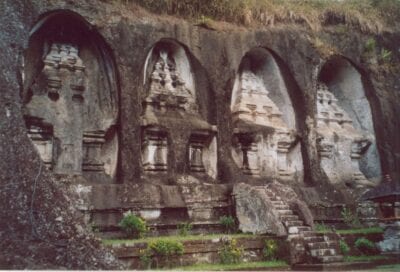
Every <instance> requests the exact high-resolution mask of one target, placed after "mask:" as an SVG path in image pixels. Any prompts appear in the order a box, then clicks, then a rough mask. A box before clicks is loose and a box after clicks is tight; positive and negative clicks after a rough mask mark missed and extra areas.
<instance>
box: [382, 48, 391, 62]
mask: <svg viewBox="0 0 400 272" xmlns="http://www.w3.org/2000/svg"><path fill="white" fill-rule="evenodd" d="M380 59H381V60H382V62H385V63H388V62H390V61H391V60H392V51H390V50H387V49H385V48H382V50H381V54H380Z"/></svg>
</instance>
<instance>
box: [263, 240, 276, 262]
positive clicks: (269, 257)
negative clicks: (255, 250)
mask: <svg viewBox="0 0 400 272" xmlns="http://www.w3.org/2000/svg"><path fill="white" fill-rule="evenodd" d="M277 253H278V243H277V242H276V241H275V240H266V241H265V245H264V249H263V255H264V259H265V260H266V261H275V260H276V258H277Z"/></svg>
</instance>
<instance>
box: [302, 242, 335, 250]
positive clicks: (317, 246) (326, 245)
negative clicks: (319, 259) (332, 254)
mask: <svg viewBox="0 0 400 272" xmlns="http://www.w3.org/2000/svg"><path fill="white" fill-rule="evenodd" d="M307 247H308V248H309V249H324V248H334V249H337V248H338V243H337V242H336V241H330V242H320V241H319V242H308V243H307Z"/></svg>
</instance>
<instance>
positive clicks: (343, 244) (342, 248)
mask: <svg viewBox="0 0 400 272" xmlns="http://www.w3.org/2000/svg"><path fill="white" fill-rule="evenodd" d="M339 248H340V252H342V254H343V255H345V256H346V255H348V254H349V252H350V247H349V245H348V244H347V243H346V241H344V240H340V241H339Z"/></svg>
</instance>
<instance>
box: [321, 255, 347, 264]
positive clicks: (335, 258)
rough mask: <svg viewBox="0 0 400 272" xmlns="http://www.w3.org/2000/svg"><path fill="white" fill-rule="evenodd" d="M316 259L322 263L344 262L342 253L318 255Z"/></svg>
mask: <svg viewBox="0 0 400 272" xmlns="http://www.w3.org/2000/svg"><path fill="white" fill-rule="evenodd" d="M315 259H316V260H317V261H319V262H321V263H338V262H343V256H342V255H332V256H318V257H315Z"/></svg>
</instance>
